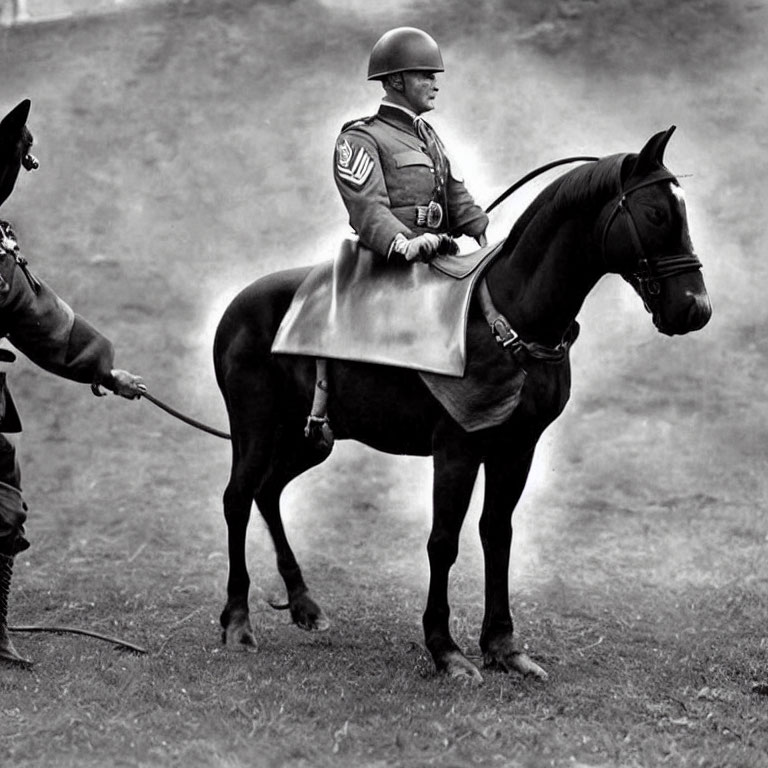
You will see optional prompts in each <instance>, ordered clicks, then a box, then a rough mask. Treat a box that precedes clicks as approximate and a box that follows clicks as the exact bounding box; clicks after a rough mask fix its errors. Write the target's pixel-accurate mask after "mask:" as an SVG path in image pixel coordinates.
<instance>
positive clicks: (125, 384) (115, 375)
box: [91, 368, 147, 400]
mask: <svg viewBox="0 0 768 768" xmlns="http://www.w3.org/2000/svg"><path fill="white" fill-rule="evenodd" d="M110 375H111V376H112V381H110V382H104V386H105V387H108V388H109V389H111V390H112V392H114V393H115V394H116V395H120V397H125V398H127V399H128V400H135V399H136V398H137V397H141V393H142V392H145V391H146V389H147V388H146V387H145V386H144V380H143V379H142V378H141V376H134V375H133V374H132V373H129V372H128V371H123V370H122V369H120V368H113V369H112V370H111V371H110ZM91 391H92V392H93V394H94V395H96V396H97V397H103V396H104V395H106V394H107V393H106V392H105V391H104V390H103V389H102V388H101V386H100V385H99V384H91Z"/></svg>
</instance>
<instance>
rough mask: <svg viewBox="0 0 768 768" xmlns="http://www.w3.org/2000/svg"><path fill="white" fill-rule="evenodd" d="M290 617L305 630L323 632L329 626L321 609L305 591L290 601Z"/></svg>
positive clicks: (329, 623)
mask: <svg viewBox="0 0 768 768" xmlns="http://www.w3.org/2000/svg"><path fill="white" fill-rule="evenodd" d="M291 618H292V619H293V623H294V624H295V625H296V626H297V627H299V628H300V629H305V630H307V632H325V631H327V630H328V628H329V627H330V626H331V622H330V621H328V617H327V616H326V615H325V614H324V613H323V609H322V608H321V607H320V606H319V605H318V604H317V603H316V602H315V601H314V600H313V599H312V598H311V597H310V596H309V594H308V593H307V592H305V593H303V594H302V595H300V596H299V597H298V598H295V599H294V600H293V602H292V603H291Z"/></svg>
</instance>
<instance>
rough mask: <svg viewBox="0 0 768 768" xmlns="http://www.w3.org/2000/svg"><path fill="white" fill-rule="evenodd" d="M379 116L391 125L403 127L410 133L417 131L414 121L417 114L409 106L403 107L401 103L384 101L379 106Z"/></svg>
mask: <svg viewBox="0 0 768 768" xmlns="http://www.w3.org/2000/svg"><path fill="white" fill-rule="evenodd" d="M378 116H379V117H380V118H381V119H382V120H383V121H384V122H385V123H389V124H390V125H394V126H396V127H397V128H402V129H403V130H406V131H408V132H409V133H416V129H415V127H414V125H413V121H414V120H415V119H416V118H417V115H416V113H415V112H413V111H412V110H410V109H408V108H407V107H401V106H400V105H399V104H392V103H390V102H388V101H382V102H381V105H380V106H379V111H378Z"/></svg>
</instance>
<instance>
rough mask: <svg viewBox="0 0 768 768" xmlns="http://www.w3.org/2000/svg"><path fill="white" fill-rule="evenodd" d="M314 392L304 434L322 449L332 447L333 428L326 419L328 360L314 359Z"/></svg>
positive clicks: (327, 449)
mask: <svg viewBox="0 0 768 768" xmlns="http://www.w3.org/2000/svg"><path fill="white" fill-rule="evenodd" d="M315 366H316V371H317V372H316V374H315V394H314V396H313V398H312V410H311V411H310V413H309V416H308V417H307V425H306V426H305V427H304V436H305V437H307V438H308V439H309V440H311V441H312V443H313V444H314V445H315V446H317V447H318V448H320V449H321V450H323V451H328V452H330V450H331V449H332V448H333V441H334V437H333V430H332V429H331V425H330V423H329V421H328V361H327V360H320V359H318V360H316V361H315Z"/></svg>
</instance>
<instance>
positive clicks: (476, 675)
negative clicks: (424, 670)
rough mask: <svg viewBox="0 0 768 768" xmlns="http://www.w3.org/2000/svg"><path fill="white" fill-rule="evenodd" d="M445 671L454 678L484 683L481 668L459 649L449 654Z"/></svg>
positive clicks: (478, 683) (445, 663) (474, 683)
mask: <svg viewBox="0 0 768 768" xmlns="http://www.w3.org/2000/svg"><path fill="white" fill-rule="evenodd" d="M443 671H444V672H445V674H446V675H448V677H450V678H451V679H453V680H463V681H465V682H470V683H472V684H473V685H482V684H483V676H482V675H481V674H480V670H479V669H478V668H477V667H476V666H475V665H474V664H473V663H472V662H471V661H470V660H469V659H468V658H467V657H466V656H464V654H463V653H460V652H459V651H453V652H452V653H449V654H447V656H446V658H445V662H444V666H443Z"/></svg>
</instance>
